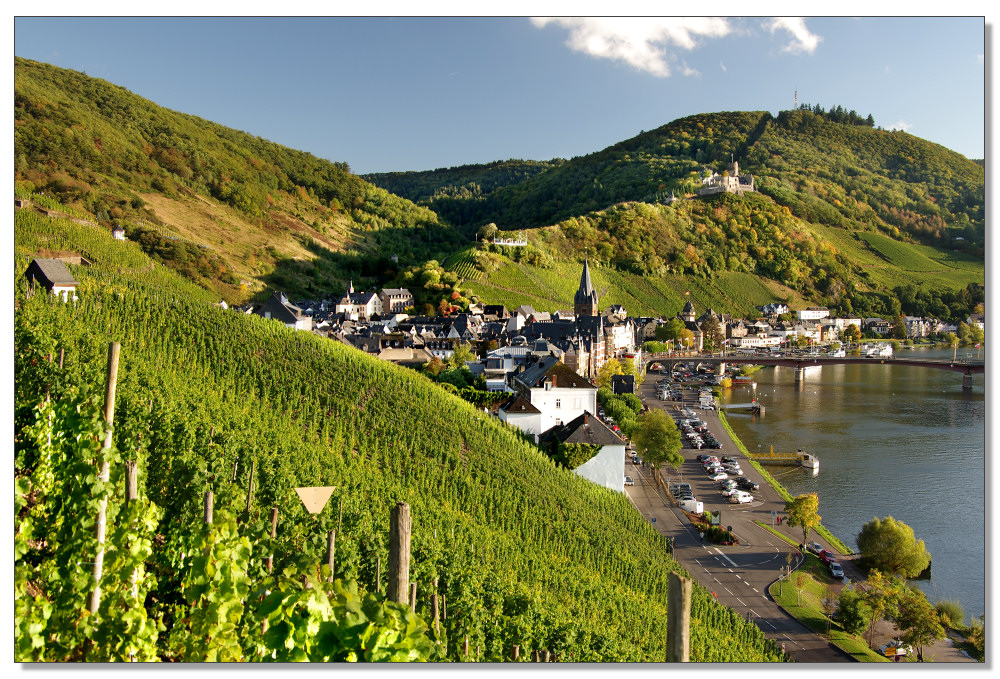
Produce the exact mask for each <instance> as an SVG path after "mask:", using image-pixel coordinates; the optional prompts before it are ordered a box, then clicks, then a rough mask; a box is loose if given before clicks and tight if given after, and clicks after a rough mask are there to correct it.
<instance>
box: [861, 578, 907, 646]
mask: <svg viewBox="0 0 1000 679" xmlns="http://www.w3.org/2000/svg"><path fill="white" fill-rule="evenodd" d="M904 589H906V585H905V584H904V583H903V581H902V580H900V579H898V578H894V577H891V576H887V575H885V574H883V573H882V572H880V571H877V570H876V571H872V572H871V573H870V574H869V575H868V579H867V580H866V581H865V584H864V590H863V596H864V599H865V603H867V604H868V607H869V608H870V609H871V622H870V623H869V625H868V645H869V646H871V645H872V637H873V636H874V634H875V623H876V622H878V621H879V620H881V619H883V618H884V617H885V615H886V613H887V612H888V611H894V610H895V609H896V607H897V606H898V603H899V599H900V597H901V596H902V594H903V590H904Z"/></svg>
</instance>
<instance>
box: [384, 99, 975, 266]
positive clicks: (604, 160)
mask: <svg viewBox="0 0 1000 679" xmlns="http://www.w3.org/2000/svg"><path fill="white" fill-rule="evenodd" d="M838 109H839V107H838ZM832 113H833V112H832V111H831V112H825V111H822V109H820V108H819V107H816V110H815V111H814V110H806V109H800V110H795V111H783V112H781V113H779V114H778V115H777V116H772V115H771V114H770V113H768V112H760V111H757V112H726V113H711V114H701V115H694V116H689V117H686V118H681V119H678V120H675V121H673V122H671V123H669V124H667V125H664V126H662V127H660V128H657V129H655V130H651V131H649V132H643V133H641V134H639V135H638V136H636V137H633V138H632V139H628V140H625V141H622V142H620V143H618V144H615V145H613V146H610V147H608V148H606V149H604V150H602V151H598V152H596V153H592V154H589V155H586V156H582V157H579V158H573V159H572V160H569V161H567V162H565V163H560V164H559V165H557V166H554V167H551V168H549V169H547V170H546V171H544V172H542V173H540V174H538V175H537V176H533V177H530V178H527V179H525V180H524V181H522V182H520V183H517V184H515V185H510V186H501V187H499V188H497V189H496V190H495V191H493V192H491V193H488V194H487V195H471V196H457V195H437V196H432V197H431V198H430V199H429V200H427V201H426V203H425V204H427V205H429V206H430V207H432V208H433V209H434V210H435V211H436V212H437V213H438V214H439V215H441V216H442V217H446V218H448V219H450V220H452V221H453V222H454V223H464V222H466V221H469V222H472V223H473V224H474V225H480V224H484V223H487V222H495V223H496V224H497V225H498V226H500V227H501V228H503V229H508V230H515V229H521V228H525V227H537V226H545V225H549V224H553V223H555V222H558V221H560V220H563V219H567V218H570V217H574V216H579V215H583V214H587V213H589V212H593V211H598V210H603V209H605V208H607V207H609V206H611V205H614V204H616V203H621V202H625V201H642V202H661V201H662V200H663V199H664V198H666V197H667V195H669V193H670V191H674V192H675V194H676V195H677V196H682V195H685V194H692V193H695V192H697V190H698V188H700V186H701V178H702V176H703V175H704V173H705V172H706V171H713V170H714V171H716V172H718V173H719V174H722V173H724V172H725V171H726V170H727V165H728V163H729V162H730V160H731V159H735V160H736V161H737V162H738V163H739V165H740V173H741V174H752V175H753V176H754V178H755V180H756V184H757V188H758V190H759V191H761V192H762V193H764V194H765V195H768V196H770V197H771V198H773V199H774V200H775V202H777V203H778V204H779V205H782V206H784V207H787V208H788V209H789V210H790V211H791V213H792V214H793V215H795V216H797V217H800V218H801V219H803V220H804V221H807V222H810V223H815V224H821V225H825V226H831V227H836V228H843V229H847V230H860V231H872V230H881V231H884V232H886V233H889V234H890V235H894V236H896V237H900V236H901V235H902V237H903V238H906V237H907V236H910V237H912V238H913V239H915V240H918V241H920V242H922V243H923V244H927V245H934V246H938V247H947V248H949V249H952V248H956V247H957V248H959V249H965V250H966V251H968V252H970V253H971V254H979V255H980V256H981V254H982V251H981V248H982V246H983V243H984V214H985V210H984V205H985V173H984V169H983V164H982V163H981V162H977V161H974V160H970V159H968V158H965V157H964V156H962V155H960V154H958V153H955V152H953V151H950V150H948V149H946V148H944V147H942V146H939V145H937V144H933V143H931V142H928V141H925V140H922V139H920V138H918V137H915V136H913V135H910V134H907V133H905V132H901V131H891V132H890V131H885V130H881V129H877V128H874V127H871V126H870V125H871V124H872V121H871V119H870V118H869V119H867V120H865V119H861V118H860V117H859V116H855V117H851V116H849V115H848V116H834V115H831V114H832ZM452 171H453V172H455V171H457V169H454V168H453V170H452ZM429 174H433V173H429ZM373 179H374V180H375V181H382V180H381V179H380V178H378V177H375V178H373Z"/></svg>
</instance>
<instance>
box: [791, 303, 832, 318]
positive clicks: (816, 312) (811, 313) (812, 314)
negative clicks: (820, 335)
mask: <svg viewBox="0 0 1000 679" xmlns="http://www.w3.org/2000/svg"><path fill="white" fill-rule="evenodd" d="M795 315H796V316H797V317H798V319H799V320H800V321H818V320H820V319H821V318H829V317H830V310H829V309H827V308H826V307H825V306H811V307H809V308H808V309H800V310H799V311H796V312H795Z"/></svg>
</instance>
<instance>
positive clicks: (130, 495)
mask: <svg viewBox="0 0 1000 679" xmlns="http://www.w3.org/2000/svg"><path fill="white" fill-rule="evenodd" d="M125 470H126V474H125V508H126V509H127V508H128V505H129V503H130V502H132V501H133V500H137V499H138V498H139V466H138V464H137V463H136V461H135V460H128V461H126V462H125Z"/></svg>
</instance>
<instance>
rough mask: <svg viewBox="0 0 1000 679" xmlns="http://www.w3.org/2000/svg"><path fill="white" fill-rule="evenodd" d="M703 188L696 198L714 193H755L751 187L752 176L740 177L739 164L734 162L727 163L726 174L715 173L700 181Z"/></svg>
mask: <svg viewBox="0 0 1000 679" xmlns="http://www.w3.org/2000/svg"><path fill="white" fill-rule="evenodd" d="M702 183H703V184H704V185H705V187H704V188H702V189H701V190H699V191H698V196H699V197H701V196H711V195H714V194H716V193H739V194H742V193H746V192H748V191H755V190H756V189H754V186H753V175H752V174H748V175H744V176H741V175H740V164H739V163H737V162H736V161H735V160H734V161H732V162H731V163H729V166H728V168H727V171H726V174H724V175H719V174H716V173H715V172H713V173H712V176H711V177H706V178H705V179H703V180H702Z"/></svg>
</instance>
